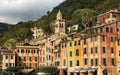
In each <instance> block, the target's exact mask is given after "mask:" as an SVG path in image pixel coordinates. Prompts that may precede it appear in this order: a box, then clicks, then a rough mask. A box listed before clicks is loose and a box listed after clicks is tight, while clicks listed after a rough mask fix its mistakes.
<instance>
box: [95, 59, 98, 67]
mask: <svg viewBox="0 0 120 75" xmlns="http://www.w3.org/2000/svg"><path fill="white" fill-rule="evenodd" d="M95 65H96V66H97V65H98V59H97V58H96V59H95Z"/></svg>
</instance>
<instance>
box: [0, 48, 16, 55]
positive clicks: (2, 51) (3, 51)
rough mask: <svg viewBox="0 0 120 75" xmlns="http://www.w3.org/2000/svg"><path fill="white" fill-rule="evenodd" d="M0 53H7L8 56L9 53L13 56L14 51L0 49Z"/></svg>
mask: <svg viewBox="0 0 120 75" xmlns="http://www.w3.org/2000/svg"><path fill="white" fill-rule="evenodd" d="M0 52H1V53H7V54H8V53H10V54H11V53H12V54H14V51H11V50H7V49H1V50H0Z"/></svg>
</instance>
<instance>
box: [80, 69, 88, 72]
mask: <svg viewBox="0 0 120 75" xmlns="http://www.w3.org/2000/svg"><path fill="white" fill-rule="evenodd" d="M87 71H88V69H80V72H87Z"/></svg>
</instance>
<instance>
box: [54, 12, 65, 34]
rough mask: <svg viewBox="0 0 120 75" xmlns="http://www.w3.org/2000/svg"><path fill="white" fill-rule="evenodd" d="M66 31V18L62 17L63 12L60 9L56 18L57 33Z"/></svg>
mask: <svg viewBox="0 0 120 75" xmlns="http://www.w3.org/2000/svg"><path fill="white" fill-rule="evenodd" d="M59 32H63V33H65V20H64V19H63V18H62V13H61V11H60V10H59V11H58V13H57V16H56V20H55V33H59Z"/></svg>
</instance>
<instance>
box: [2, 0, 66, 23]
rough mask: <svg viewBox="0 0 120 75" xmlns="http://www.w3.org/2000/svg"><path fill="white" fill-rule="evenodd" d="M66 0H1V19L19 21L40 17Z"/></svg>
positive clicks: (3, 20)
mask: <svg viewBox="0 0 120 75" xmlns="http://www.w3.org/2000/svg"><path fill="white" fill-rule="evenodd" d="M63 1H64V0H0V21H1V22H7V23H17V22H19V21H28V20H31V19H33V18H35V17H38V18H40V17H41V16H42V15H44V14H46V12H47V11H49V10H51V9H52V8H53V7H55V6H56V5H58V4H59V3H61V2H63Z"/></svg>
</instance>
